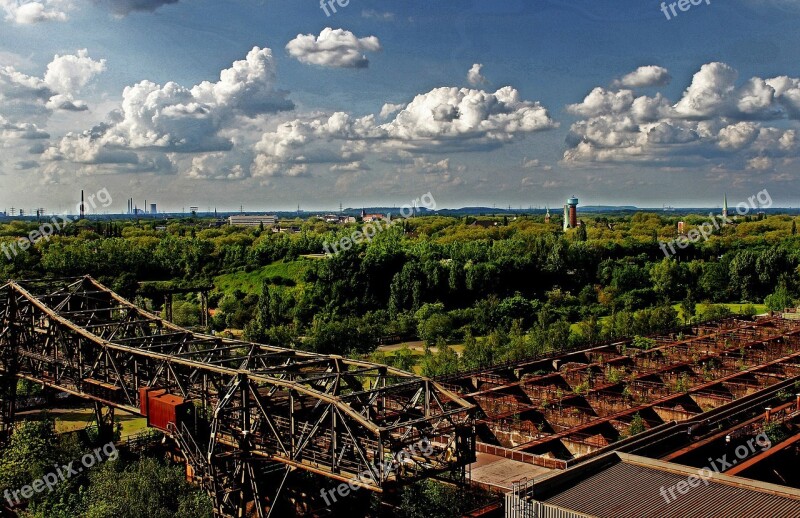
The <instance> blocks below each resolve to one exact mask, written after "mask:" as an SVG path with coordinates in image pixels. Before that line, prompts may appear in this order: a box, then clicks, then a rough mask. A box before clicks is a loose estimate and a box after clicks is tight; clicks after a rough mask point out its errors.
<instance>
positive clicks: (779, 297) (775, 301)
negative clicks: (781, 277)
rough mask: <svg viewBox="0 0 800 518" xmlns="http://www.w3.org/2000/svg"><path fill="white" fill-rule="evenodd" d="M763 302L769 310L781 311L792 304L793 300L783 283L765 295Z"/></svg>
mask: <svg viewBox="0 0 800 518" xmlns="http://www.w3.org/2000/svg"><path fill="white" fill-rule="evenodd" d="M764 304H766V306H767V308H769V309H770V311H783V310H784V309H786V308H790V307H792V306H794V301H793V300H792V297H791V296H790V295H789V290H787V289H786V285H785V284H781V285H780V286H778V287H777V288H776V289H775V292H774V293H772V294H771V295H767V297H766V298H765V299H764Z"/></svg>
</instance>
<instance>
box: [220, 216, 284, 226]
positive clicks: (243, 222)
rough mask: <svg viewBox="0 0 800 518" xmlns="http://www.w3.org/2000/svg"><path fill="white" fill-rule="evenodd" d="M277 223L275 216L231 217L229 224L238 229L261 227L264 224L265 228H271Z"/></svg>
mask: <svg viewBox="0 0 800 518" xmlns="http://www.w3.org/2000/svg"><path fill="white" fill-rule="evenodd" d="M276 222H277V219H276V218H275V216H267V215H263V216H243V215H240V216H231V217H229V218H228V223H229V224H230V225H234V226H237V227H260V226H261V225H262V224H263V225H264V226H265V227H270V226H272V225H274V224H275V223H276Z"/></svg>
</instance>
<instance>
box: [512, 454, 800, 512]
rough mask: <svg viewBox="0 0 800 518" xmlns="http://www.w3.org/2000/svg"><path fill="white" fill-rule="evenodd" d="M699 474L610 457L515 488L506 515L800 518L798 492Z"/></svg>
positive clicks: (637, 459) (631, 457)
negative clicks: (798, 517)
mask: <svg viewBox="0 0 800 518" xmlns="http://www.w3.org/2000/svg"><path fill="white" fill-rule="evenodd" d="M697 475H698V471H697V470H696V469H694V468H689V467H686V466H680V465H677V464H672V463H666V462H661V461H657V460H652V459H648V458H645V457H639V456H635V455H628V454H625V453H616V452H614V453H609V454H606V455H604V456H602V457H599V458H597V459H595V460H593V461H590V462H587V463H584V464H581V465H579V466H577V467H574V468H571V469H569V470H566V471H562V472H558V473H556V474H554V475H551V476H548V477H544V478H541V479H536V481H535V482H534V483H528V484H524V485H523V486H522V487H518V488H515V490H514V491H513V492H511V493H509V494H508V495H507V497H506V509H507V513H506V516H507V517H508V518H518V517H519V518H521V517H523V516H538V514H535V515H526V514H522V513H523V512H532V510H533V509H538V510H541V509H547V510H548V511H550V512H552V513H554V514H548V515H546V516H561V517H564V518H578V517H581V518H583V517H596V518H642V517H658V518H709V517H714V516H724V517H757V516H764V517H766V516H769V517H770V518H796V517H797V516H800V490H797V489H792V488H787V487H783V486H777V485H774V484H765V483H761V482H755V481H750V480H746V479H741V478H739V477H730V476H727V475H720V474H717V473H711V474H709V476H708V478H707V479H706V480H703V479H700V480H699V483H698V482H697V479H699V477H698V476H697ZM689 477H694V479H693V480H692V482H691V484H692V485H690V484H689V482H688V481H689V480H690V478H689ZM679 485H681V486H680V487H681V488H682V491H680V492H679V491H677V490H676V488H677V487H678V486H679ZM670 490H672V491H671V493H670ZM671 495H672V496H674V497H675V498H673V497H672V496H671ZM515 512H516V513H517V514H515ZM557 512H560V513H561V514H555V513H557Z"/></svg>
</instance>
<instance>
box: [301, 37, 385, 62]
mask: <svg viewBox="0 0 800 518" xmlns="http://www.w3.org/2000/svg"><path fill="white" fill-rule="evenodd" d="M286 50H287V51H288V52H289V55H290V56H292V57H293V58H295V59H297V60H298V61H300V62H301V63H306V64H310V65H319V66H324V67H335V68H366V67H368V66H369V59H367V56H366V55H364V52H377V51H380V50H381V43H380V41H379V40H378V38H376V37H375V36H367V37H365V38H358V37H357V36H356V35H355V34H353V33H352V32H350V31H346V30H344V29H332V28H330V27H327V28H325V29H323V30H322V32H321V33H320V35H319V36H314V35H313V34H298V35H297V37H296V38H295V39H293V40H292V41H290V42H289V43H287V44H286Z"/></svg>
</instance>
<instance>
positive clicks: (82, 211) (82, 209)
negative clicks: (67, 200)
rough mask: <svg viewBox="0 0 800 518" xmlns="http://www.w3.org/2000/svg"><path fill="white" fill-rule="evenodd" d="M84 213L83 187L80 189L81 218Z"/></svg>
mask: <svg viewBox="0 0 800 518" xmlns="http://www.w3.org/2000/svg"><path fill="white" fill-rule="evenodd" d="M84 215H85V212H84V208H83V189H81V219H83V216H84Z"/></svg>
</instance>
